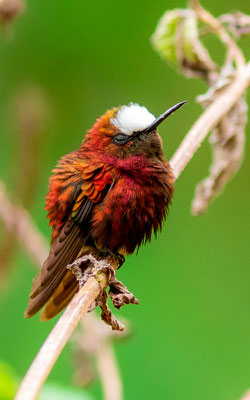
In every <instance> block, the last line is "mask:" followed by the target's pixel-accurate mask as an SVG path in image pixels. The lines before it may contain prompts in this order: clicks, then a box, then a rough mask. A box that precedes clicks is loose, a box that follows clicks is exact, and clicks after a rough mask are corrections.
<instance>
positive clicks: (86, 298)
mask: <svg viewBox="0 0 250 400" xmlns="http://www.w3.org/2000/svg"><path fill="white" fill-rule="evenodd" d="M99 277H100V274H99ZM106 285H107V277H106V275H105V274H102V280H100V281H99V282H98V281H97V280H96V278H94V277H90V278H89V279H88V281H87V282H86V284H85V285H84V286H83V288H82V289H81V290H80V291H79V292H78V293H77V294H76V295H75V297H74V298H73V300H72V301H71V303H70V305H69V306H68V307H67V309H66V311H65V312H64V313H63V315H62V316H61V318H60V319H59V320H58V322H57V323H56V325H55V327H54V328H53V330H52V331H51V333H50V334H49V336H48V337H47V339H46V341H45V342H44V344H43V346H42V347H41V349H40V351H39V353H38V355H37V356H36V358H35V360H34V361H33V363H32V364H31V366H30V368H29V370H28V372H27V374H26V376H25V378H24V379H23V381H22V383H21V386H20V387H19V390H18V392H17V394H16V397H15V399H16V400H32V399H36V398H37V396H38V394H39V392H40V390H41V387H42V385H43V383H44V381H45V379H46V378H47V376H48V374H49V372H50V371H51V369H52V367H53V365H54V364H55V362H56V360H57V358H58V357H59V355H60V354H61V351H62V349H63V348H64V346H65V345H66V343H67V342H68V340H69V338H70V336H71V334H72V332H73V331H74V329H75V327H76V326H77V324H78V322H79V321H80V319H81V318H82V316H83V314H85V313H86V312H88V310H89V308H90V307H91V305H92V303H93V302H94V301H95V299H96V298H97V297H98V295H99V294H100V291H101V290H102V289H103V288H104V287H105V286H106Z"/></svg>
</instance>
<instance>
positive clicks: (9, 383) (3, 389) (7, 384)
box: [0, 361, 18, 400]
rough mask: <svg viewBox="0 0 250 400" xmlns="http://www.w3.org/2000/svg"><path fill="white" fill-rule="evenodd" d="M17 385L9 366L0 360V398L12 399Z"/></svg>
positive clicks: (2, 399) (3, 399)
mask: <svg viewBox="0 0 250 400" xmlns="http://www.w3.org/2000/svg"><path fill="white" fill-rule="evenodd" d="M17 386H18V383H17V379H16V377H15V375H14V372H13V370H12V369H11V367H9V366H8V365H7V364H5V363H4V362H3V361H0V399H1V400H13V398H14V396H15V393H16V390H17Z"/></svg>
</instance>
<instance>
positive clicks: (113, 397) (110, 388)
mask: <svg viewBox="0 0 250 400" xmlns="http://www.w3.org/2000/svg"><path fill="white" fill-rule="evenodd" d="M96 359H97V366H98V370H99V374H100V376H101V379H102V382H103V391H104V394H105V399H106V400H121V393H122V390H121V385H120V379H119V376H117V372H118V370H117V368H116V366H115V355H114V349H113V348H112V347H111V345H110V343H103V344H102V346H101V347H100V348H99V349H98V351H97V357H96ZM107 365H108V367H107Z"/></svg>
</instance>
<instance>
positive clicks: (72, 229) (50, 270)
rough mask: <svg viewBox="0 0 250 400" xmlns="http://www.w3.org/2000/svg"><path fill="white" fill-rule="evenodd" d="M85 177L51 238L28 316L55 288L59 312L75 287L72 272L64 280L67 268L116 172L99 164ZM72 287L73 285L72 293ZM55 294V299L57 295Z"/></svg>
mask: <svg viewBox="0 0 250 400" xmlns="http://www.w3.org/2000/svg"><path fill="white" fill-rule="evenodd" d="M83 178H84V179H85V181H84V182H83V184H82V186H81V190H80V194H78V196H77V198H76V200H75V202H74V203H73V205H72V212H71V215H70V216H69V217H68V219H67V220H66V222H65V223H64V225H63V227H62V228H61V229H60V231H59V233H58V235H57V236H56V237H55V238H54V239H53V240H52V243H51V248H50V252H49V256H48V258H47V259H46V261H45V262H44V264H43V267H42V270H41V272H40V273H39V274H38V275H37V276H36V278H35V279H34V281H33V284H32V288H31V294H30V298H29V303H28V307H27V309H26V311H25V314H24V315H25V317H26V318H30V317H32V316H33V315H34V314H36V313H37V312H38V311H39V310H40V309H41V308H42V307H43V306H44V305H45V304H46V303H47V302H48V301H49V300H50V298H51V297H52V295H53V293H54V292H56V297H57V302H58V304H57V310H58V311H57V312H59V311H60V310H61V309H62V308H64V307H65V306H66V304H67V303H68V302H69V301H70V299H71V297H73V294H74V293H75V291H76V287H75V284H74V282H72V279H71V280H70V279H69V278H68V275H70V274H68V275H67V277H66V278H65V280H64V277H65V275H66V273H67V271H68V270H67V265H69V264H71V263H72V262H74V261H75V259H76V258H77V257H78V256H79V253H80V251H81V249H82V248H83V247H84V245H85V243H86V241H87V239H88V237H89V235H90V231H91V227H90V223H91V215H92V212H93V209H94V207H95V204H98V203H99V202H101V201H102V200H103V198H104V197H105V195H106V194H107V192H108V190H109V187H110V185H111V183H112V180H113V176H112V174H111V173H110V168H107V167H104V166H103V167H101V168H100V166H98V168H96V169H95V170H94V168H93V169H90V168H89V169H88V170H87V171H85V176H84V174H83ZM78 193H79V190H78ZM60 285H61V286H60ZM59 286H60V288H59ZM57 288H58V290H57ZM62 288H63V289H65V299H64V298H63V295H62V293H61V292H62V290H61V289H62ZM70 289H72V292H73V294H72V295H71V293H70ZM58 293H59V295H58ZM53 298H54V299H55V296H54V297H53ZM66 298H67V299H68V300H67V301H66ZM49 308H50V307H49ZM49 308H48V309H49ZM53 313H54V314H53V315H55V314H56V313H55V311H53ZM51 314H52V313H51V312H50V315H51ZM48 318H50V317H47V316H46V317H44V318H43V319H48Z"/></svg>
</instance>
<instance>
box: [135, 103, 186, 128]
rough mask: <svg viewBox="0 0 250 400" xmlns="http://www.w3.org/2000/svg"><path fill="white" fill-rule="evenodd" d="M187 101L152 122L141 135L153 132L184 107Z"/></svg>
mask: <svg viewBox="0 0 250 400" xmlns="http://www.w3.org/2000/svg"><path fill="white" fill-rule="evenodd" d="M185 103H186V101H181V102H180V103H178V104H175V105H174V106H173V107H170V108H169V109H168V110H166V111H165V112H164V113H163V114H161V115H160V116H159V117H158V118H156V119H155V120H154V122H152V124H151V125H149V126H148V127H147V128H146V129H145V130H144V131H143V132H140V133H149V132H152V131H153V130H155V129H156V128H157V126H158V125H160V124H161V123H162V122H163V121H164V120H165V119H166V118H167V117H169V115H171V114H173V113H174V112H175V111H176V110H178V109H179V108H180V107H182V106H183V105H184V104H185Z"/></svg>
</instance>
